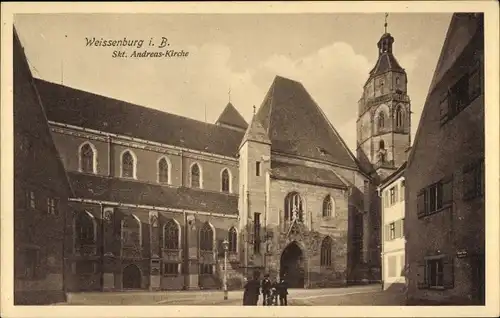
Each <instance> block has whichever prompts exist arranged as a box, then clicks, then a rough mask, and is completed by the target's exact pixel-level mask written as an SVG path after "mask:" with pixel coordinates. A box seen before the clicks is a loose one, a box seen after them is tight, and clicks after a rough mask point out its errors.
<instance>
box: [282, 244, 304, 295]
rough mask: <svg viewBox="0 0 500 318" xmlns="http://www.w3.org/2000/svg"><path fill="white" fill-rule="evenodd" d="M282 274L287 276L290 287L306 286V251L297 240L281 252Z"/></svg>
mask: <svg viewBox="0 0 500 318" xmlns="http://www.w3.org/2000/svg"><path fill="white" fill-rule="evenodd" d="M280 276H281V277H285V279H286V281H287V283H288V287H290V288H304V283H305V270H304V253H303V252H302V250H301V249H300V247H299V246H298V244H297V242H295V241H293V242H292V243H290V244H289V245H288V246H287V247H286V248H285V249H284V250H283V253H281V260H280Z"/></svg>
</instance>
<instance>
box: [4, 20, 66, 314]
mask: <svg viewBox="0 0 500 318" xmlns="http://www.w3.org/2000/svg"><path fill="white" fill-rule="evenodd" d="M13 40H14V42H13V69H14V92H13V102H14V103H13V115H14V116H13V123H14V137H13V138H14V149H13V152H14V158H13V159H14V187H13V190H14V211H13V215H14V224H13V226H14V242H13V244H14V295H13V296H14V305H37V304H48V303H55V302H63V301H65V297H66V296H65V278H66V277H65V273H64V255H63V248H64V233H65V228H64V226H65V220H66V215H67V213H68V211H69V207H68V198H69V197H71V196H72V193H71V188H70V186H69V182H68V179H67V176H66V172H65V170H64V167H63V164H62V162H61V160H60V158H59V155H58V152H57V149H56V147H55V145H54V142H53V140H52V135H51V132H50V130H49V125H48V124H47V119H46V116H45V112H44V107H43V104H42V103H41V101H40V97H39V94H38V91H37V88H36V86H35V83H34V82H33V78H32V74H31V71H30V68H29V65H28V62H27V60H26V56H25V54H24V49H23V47H22V46H21V42H20V41H19V37H18V35H17V32H16V30H15V29H14V35H13Z"/></svg>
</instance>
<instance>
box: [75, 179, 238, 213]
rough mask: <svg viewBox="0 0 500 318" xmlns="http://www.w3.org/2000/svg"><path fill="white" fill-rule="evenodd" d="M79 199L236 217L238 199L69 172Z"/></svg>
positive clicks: (181, 188) (232, 196)
mask: <svg viewBox="0 0 500 318" xmlns="http://www.w3.org/2000/svg"><path fill="white" fill-rule="evenodd" d="M68 174H69V176H70V180H71V184H72V186H73V189H74V190H75V196H76V198H78V199H92V200H101V201H109V202H119V203H128V204H138V205H150V206H156V207H164V208H175V209H187V210H194V211H203V212H215V213H223V214H232V215H237V214H238V196H236V195H231V194H226V193H221V192H209V191H203V190H197V189H191V188H185V187H180V188H174V187H169V186H161V185H158V184H149V183H145V182H137V181H133V180H124V179H117V178H113V177H104V176H96V175H89V174H82V173H75V172H69V173H68Z"/></svg>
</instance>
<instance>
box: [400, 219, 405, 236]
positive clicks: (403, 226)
mask: <svg viewBox="0 0 500 318" xmlns="http://www.w3.org/2000/svg"><path fill="white" fill-rule="evenodd" d="M399 228H400V231H401V236H400V237H405V219H401V220H400V221H399Z"/></svg>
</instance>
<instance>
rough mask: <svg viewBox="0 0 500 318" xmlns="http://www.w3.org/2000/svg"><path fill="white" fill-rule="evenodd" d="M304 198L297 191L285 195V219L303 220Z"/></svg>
mask: <svg viewBox="0 0 500 318" xmlns="http://www.w3.org/2000/svg"><path fill="white" fill-rule="evenodd" d="M302 208H303V207H302V199H301V197H300V195H299V194H298V193H297V192H291V193H289V194H288V195H287V196H286V197H285V221H293V220H294V219H296V220H297V221H299V222H302V221H303V210H302Z"/></svg>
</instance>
